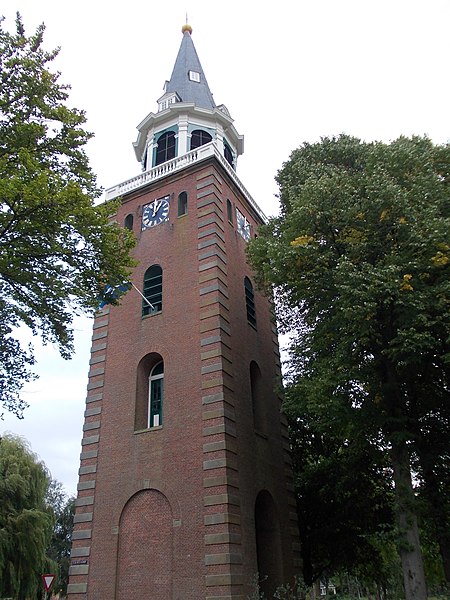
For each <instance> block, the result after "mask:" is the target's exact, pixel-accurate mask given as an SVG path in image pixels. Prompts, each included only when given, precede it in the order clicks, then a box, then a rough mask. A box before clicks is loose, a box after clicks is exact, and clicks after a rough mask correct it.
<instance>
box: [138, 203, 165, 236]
mask: <svg viewBox="0 0 450 600" xmlns="http://www.w3.org/2000/svg"><path fill="white" fill-rule="evenodd" d="M168 218H169V196H165V197H164V198H159V199H158V200H155V201H154V202H151V203H150V204H146V205H145V206H144V208H143V209H142V229H149V228H150V227H154V226H155V225H158V224H159V223H162V222H163V221H167V219H168Z"/></svg>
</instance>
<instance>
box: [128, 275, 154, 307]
mask: <svg viewBox="0 0 450 600" xmlns="http://www.w3.org/2000/svg"><path fill="white" fill-rule="evenodd" d="M130 283H131V285H132V286H133V287H134V289H135V290H136V291H137V293H138V294H139V296H141V298H142V300H143V301H144V302H145V303H146V304H148V306H150V308H151V309H152V310H156V309H155V307H154V306H153V304H152V303H151V302H149V301H148V300H147V298H146V297H145V296H144V294H143V293H142V292H141V290H139V289H138V288H137V287H136V286H135V285H134V283H132V282H131V281H130Z"/></svg>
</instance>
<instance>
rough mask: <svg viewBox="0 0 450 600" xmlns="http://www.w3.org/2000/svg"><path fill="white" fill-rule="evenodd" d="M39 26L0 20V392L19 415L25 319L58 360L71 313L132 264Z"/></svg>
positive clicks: (69, 341) (25, 364) (91, 305)
mask: <svg viewBox="0 0 450 600" xmlns="http://www.w3.org/2000/svg"><path fill="white" fill-rule="evenodd" d="M43 34H44V25H41V26H40V27H38V28H37V30H36V32H35V33H34V35H32V36H30V37H27V36H26V35H25V31H24V27H23V24H22V20H21V18H20V15H17V19H16V32H15V33H14V34H10V33H9V32H8V31H6V30H5V29H4V28H3V27H2V23H1V22H0V398H1V401H2V403H3V406H4V407H5V408H6V409H8V410H10V411H12V412H14V413H16V414H17V415H18V416H21V414H22V411H23V408H24V407H25V403H24V402H23V401H22V400H21V399H20V395H19V393H20V390H21V388H22V386H23V384H24V382H26V381H28V380H30V379H31V378H32V377H33V375H32V373H31V371H30V366H31V365H32V364H33V363H34V357H33V352H32V348H31V347H30V348H23V347H21V345H20V342H19V340H18V338H17V334H16V331H17V328H18V327H19V326H20V325H23V324H24V325H26V326H27V327H29V328H30V329H31V331H32V332H33V334H35V335H36V334H38V333H39V334H40V335H41V336H42V339H43V341H44V343H48V342H51V343H56V344H57V345H58V347H59V349H60V352H61V355H62V356H63V357H64V358H69V357H70V355H71V353H72V352H73V336H72V329H71V325H72V319H73V316H74V314H79V313H81V312H92V311H93V310H94V309H95V308H96V306H97V303H98V300H97V298H98V295H99V293H100V291H101V290H102V289H103V287H104V286H105V284H110V285H112V286H114V285H118V284H120V283H122V282H123V281H124V279H126V278H127V277H128V275H129V269H130V267H131V266H132V264H133V262H132V259H131V258H130V254H129V252H130V250H131V248H132V246H133V240H132V236H131V234H130V232H128V230H125V229H123V228H121V227H120V226H119V225H118V224H117V223H115V222H113V221H111V215H114V213H115V210H116V207H115V205H114V204H100V205H98V206H97V205H95V200H96V199H97V198H98V197H99V195H100V190H99V188H97V186H96V181H95V176H94V174H93V173H92V171H91V169H90V167H89V163H88V159H87V156H86V154H85V151H84V147H85V145H86V143H87V142H88V140H89V139H90V138H91V137H92V134H90V133H88V132H87V131H85V130H84V129H83V125H84V123H85V122H86V117H85V114H84V112H83V111H81V110H77V109H75V108H69V107H68V106H67V104H66V101H67V99H68V89H69V86H67V85H63V84H61V83H60V82H59V77H60V73H58V72H56V73H54V72H52V71H51V70H50V63H51V62H52V61H53V60H54V58H55V57H56V56H57V54H58V50H54V51H52V52H47V51H45V50H44V49H43V48H42V43H43Z"/></svg>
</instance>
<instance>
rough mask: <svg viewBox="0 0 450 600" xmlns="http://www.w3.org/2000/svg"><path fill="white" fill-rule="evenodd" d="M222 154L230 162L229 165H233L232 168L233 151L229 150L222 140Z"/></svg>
mask: <svg viewBox="0 0 450 600" xmlns="http://www.w3.org/2000/svg"><path fill="white" fill-rule="evenodd" d="M223 155H224V157H225V160H226V161H227V162H228V163H230V165H231V166H232V167H233V169H234V164H233V163H234V161H233V153H232V152H231V148H230V146H229V145H228V144H227V143H226V142H224V143H223Z"/></svg>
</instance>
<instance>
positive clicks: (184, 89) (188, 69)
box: [165, 23, 216, 110]
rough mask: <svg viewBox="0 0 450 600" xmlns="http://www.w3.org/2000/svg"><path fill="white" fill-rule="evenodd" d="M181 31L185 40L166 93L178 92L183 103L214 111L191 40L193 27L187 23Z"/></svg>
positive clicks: (214, 105) (212, 100)
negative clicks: (191, 103) (190, 103)
mask: <svg viewBox="0 0 450 600" xmlns="http://www.w3.org/2000/svg"><path fill="white" fill-rule="evenodd" d="M181 31H182V33H183V39H182V41H181V46H180V49H179V51H178V56H177V58H176V60H175V66H174V68H173V71H172V75H171V77H170V81H168V82H167V85H166V89H165V91H166V93H167V92H176V93H177V94H178V95H179V97H180V98H181V101H182V102H193V103H194V104H195V105H196V106H197V107H199V108H207V109H210V110H212V109H214V108H215V107H216V104H215V102H214V99H213V96H212V94H211V92H210V89H209V86H208V82H207V81H206V77H205V74H204V73H203V69H202V66H201V64H200V60H199V58H198V56H197V52H196V50H195V47H194V43H193V41H192V38H191V34H192V27H191V26H190V25H188V24H187V23H186V24H185V25H183V27H182V29H181Z"/></svg>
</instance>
